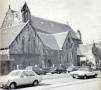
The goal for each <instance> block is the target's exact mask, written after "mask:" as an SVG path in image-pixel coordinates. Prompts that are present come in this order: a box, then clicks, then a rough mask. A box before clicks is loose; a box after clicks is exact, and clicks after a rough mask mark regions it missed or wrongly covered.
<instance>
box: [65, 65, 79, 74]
mask: <svg viewBox="0 0 101 90" xmlns="http://www.w3.org/2000/svg"><path fill="white" fill-rule="evenodd" d="M78 68H79V67H75V66H70V67H68V68H67V72H68V73H70V72H72V71H77V70H78Z"/></svg>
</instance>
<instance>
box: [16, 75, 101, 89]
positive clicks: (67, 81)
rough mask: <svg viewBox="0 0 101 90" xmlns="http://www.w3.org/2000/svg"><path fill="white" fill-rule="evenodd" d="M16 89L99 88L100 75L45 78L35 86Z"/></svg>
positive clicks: (100, 87) (100, 82) (100, 83)
mask: <svg viewBox="0 0 101 90" xmlns="http://www.w3.org/2000/svg"><path fill="white" fill-rule="evenodd" d="M53 76H55V77H56V75H53ZM60 76H61V75H60ZM64 76H65V75H64ZM58 77H59V75H58ZM16 90H101V76H98V77H97V78H90V79H86V80H85V79H73V78H72V77H70V76H67V77H66V76H65V77H60V78H56V79H45V80H43V81H42V82H41V83H40V85H39V86H37V87H23V88H18V89H16Z"/></svg>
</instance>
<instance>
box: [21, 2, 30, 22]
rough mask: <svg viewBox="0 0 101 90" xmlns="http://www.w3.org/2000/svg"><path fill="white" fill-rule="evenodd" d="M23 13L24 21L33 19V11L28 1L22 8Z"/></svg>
mask: <svg viewBox="0 0 101 90" xmlns="http://www.w3.org/2000/svg"><path fill="white" fill-rule="evenodd" d="M21 13H22V19H23V20H22V21H23V22H27V21H28V20H29V21H31V13H30V10H29V8H28V5H27V3H26V2H25V3H24V5H23V7H22V9H21Z"/></svg>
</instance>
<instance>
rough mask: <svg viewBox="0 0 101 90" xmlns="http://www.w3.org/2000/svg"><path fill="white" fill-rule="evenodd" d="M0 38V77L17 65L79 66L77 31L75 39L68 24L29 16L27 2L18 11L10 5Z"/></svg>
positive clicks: (78, 38) (0, 31)
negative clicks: (0, 74)
mask: <svg viewBox="0 0 101 90" xmlns="http://www.w3.org/2000/svg"><path fill="white" fill-rule="evenodd" d="M0 35H1V42H2V43H1V44H0V64H1V66H0V67H1V72H2V71H5V72H2V73H3V74H6V73H8V72H9V71H10V70H12V69H16V68H17V67H18V66H23V67H26V66H34V65H38V66H40V67H51V66H52V65H55V64H57V65H60V64H64V65H68V66H71V65H79V62H78V60H77V48H78V46H79V44H80V43H81V34H80V32H79V34H78V35H79V36H78V35H77V34H76V33H75V32H74V31H73V30H72V28H71V27H70V26H69V25H65V24H60V23H57V22H54V21H49V20H46V19H42V18H38V17H35V16H31V12H30V10H29V8H28V6H27V4H26V2H25V3H24V5H23V7H22V8H21V10H20V11H15V10H12V9H11V7H10V6H9V8H8V11H7V13H6V16H5V18H4V21H3V23H2V26H1V30H0ZM5 51H7V52H5ZM3 52H5V53H3ZM2 61H5V62H4V64H5V65H3V62H2ZM5 67H6V68H5ZM4 68H5V70H3V69H4ZM7 69H8V70H7Z"/></svg>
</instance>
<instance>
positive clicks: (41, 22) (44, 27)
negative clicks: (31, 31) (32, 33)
mask: <svg viewBox="0 0 101 90" xmlns="http://www.w3.org/2000/svg"><path fill="white" fill-rule="evenodd" d="M32 25H33V26H34V27H35V28H37V30H38V31H37V32H44V33H49V34H56V33H61V32H70V33H71V35H72V38H75V39H78V37H77V36H76V33H75V32H74V31H73V29H72V28H71V27H70V26H69V25H66V24H61V23H57V22H54V21H50V20H46V19H43V18H39V17H35V16H32Z"/></svg>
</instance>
